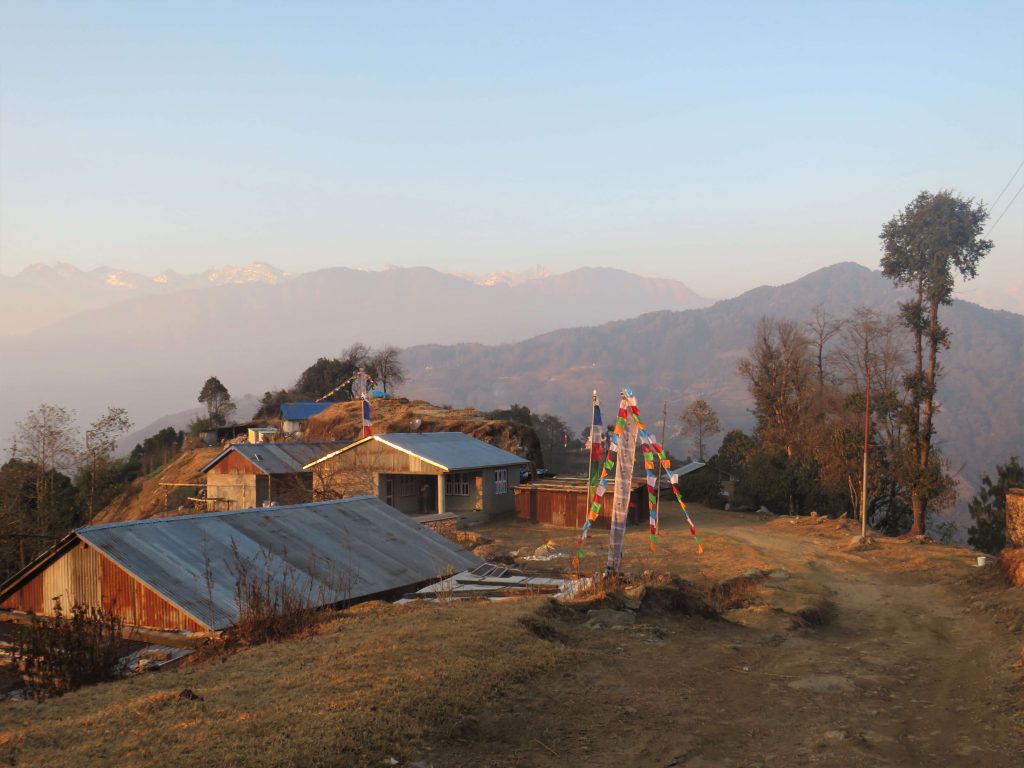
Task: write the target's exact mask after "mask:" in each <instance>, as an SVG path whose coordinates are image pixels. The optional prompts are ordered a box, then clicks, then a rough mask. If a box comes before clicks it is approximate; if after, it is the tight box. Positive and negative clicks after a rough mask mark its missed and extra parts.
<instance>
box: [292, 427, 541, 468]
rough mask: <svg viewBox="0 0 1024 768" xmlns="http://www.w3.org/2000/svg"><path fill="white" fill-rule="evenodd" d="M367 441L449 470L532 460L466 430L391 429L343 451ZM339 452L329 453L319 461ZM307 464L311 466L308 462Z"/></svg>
mask: <svg viewBox="0 0 1024 768" xmlns="http://www.w3.org/2000/svg"><path fill="white" fill-rule="evenodd" d="M367 440H377V441H379V442H382V443H384V444H386V445H390V446H392V447H394V448H397V449H398V450H400V451H405V452H406V453H411V454H412V455H414V456H417V457H419V458H421V459H423V460H425V461H428V462H430V463H431V464H435V465H437V466H438V467H440V468H441V469H443V470H445V471H448V472H455V471H458V470H462V469H479V468H481V467H507V466H511V465H526V464H529V461H527V460H526V459H524V458H522V457H521V456H516V455H515V454H514V453H509V452H508V451H503V450H502V449H501V448H498V447H497V446H494V445H491V444H490V443H485V442H484V441H483V440H477V439H476V438H475V437H471V436H470V435H467V434H466V433H465V432H389V433H387V434H384V435H372V436H370V437H366V438H363V439H362V440H358V441H356V442H355V443H352V445H350V446H348V448H342V449H341V450H351V449H352V448H355V447H356V446H357V445H360V444H361V443H363V442H365V441H367ZM340 452H341V451H335V452H334V453H329V454H327V455H326V456H324V457H323V458H322V459H319V461H323V460H324V459H328V458H330V457H331V456H333V455H335V454H337V453H340ZM306 466H307V467H309V464H307V465H306Z"/></svg>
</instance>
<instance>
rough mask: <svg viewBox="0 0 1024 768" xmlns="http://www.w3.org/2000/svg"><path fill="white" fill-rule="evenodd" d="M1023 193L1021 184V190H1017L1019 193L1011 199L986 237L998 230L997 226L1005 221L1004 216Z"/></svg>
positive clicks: (1023, 185)
mask: <svg viewBox="0 0 1024 768" xmlns="http://www.w3.org/2000/svg"><path fill="white" fill-rule="evenodd" d="M1021 192H1024V184H1021V185H1020V189H1018V190H1017V193H1016V194H1015V195H1014V196H1013V197H1012V198H1010V202H1008V203H1007V204H1006V207H1005V208H1003V212H1002V213H1000V214H999V218H998V219H996V220H995V221H993V222H992V226H991V227H989V228H988V231H987V232H986V233H985V234H986V235H990V234H992V230H993V229H995V228H996V224H998V223H999V222H1000V221H1002V220H1003V216H1005V215H1006V212H1007V211H1008V210H1010V208H1012V207H1013V204H1014V203H1015V202H1017V198H1018V197H1020V193H1021Z"/></svg>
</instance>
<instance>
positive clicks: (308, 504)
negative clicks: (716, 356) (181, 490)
mask: <svg viewBox="0 0 1024 768" xmlns="http://www.w3.org/2000/svg"><path fill="white" fill-rule="evenodd" d="M367 498H373V499H375V498H377V497H376V496H372V495H370V494H366V495H363V496H347V497H346V498H344V499H326V500H324V501H304V502H302V503H301V504H279V505H275V506H272V507H246V508H245V509H225V510H221V511H220V512H193V513H192V514H189V515H167V516H166V517H144V518H142V519H140V520H118V521H115V522H112V523H98V524H97V525H85V526H82V527H81V528H75V529H74V531H73V533H75V534H81V533H88V532H89V531H97V530H100V529H107V528H124V527H127V526H130V525H145V524H147V523H173V522H178V521H181V520H195V519H196V518H203V519H208V518H214V517H218V518H219V517H228V516H231V515H240V514H243V513H246V512H250V513H251V512H267V511H268V510H275V511H276V510H285V509H295V508H297V507H321V506H324V505H327V504H344V503H346V502H349V501H356V500H358V499H367Z"/></svg>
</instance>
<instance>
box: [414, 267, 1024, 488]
mask: <svg viewBox="0 0 1024 768" xmlns="http://www.w3.org/2000/svg"><path fill="white" fill-rule="evenodd" d="M900 298H901V293H900V292H898V291H897V290H895V289H894V288H893V286H892V284H891V283H890V282H889V281H888V280H886V279H885V278H883V277H882V276H881V274H880V273H878V272H873V271H871V270H869V269H867V268H865V267H861V266H858V265H855V264H838V265H835V266H832V267H828V268H826V269H822V270H819V271H817V272H814V273H812V274H810V275H807V276H806V277H804V278H802V279H800V280H797V281H795V282H793V283H789V284H787V285H782V286H778V287H762V288H757V289H755V290H752V291H748V292H747V293H744V294H743V295H741V296H739V297H737V298H735V299H728V300H725V301H720V302H717V303H716V304H714V305H713V306H710V307H707V308H702V309H693V310H688V311H683V312H672V311H664V312H652V313H648V314H644V315H641V316H639V317H636V318H633V319H629V320H620V321H615V322H609V323H604V324H602V325H598V326H592V327H586V328H572V329H565V330H559V331H554V332H552V333H547V334H544V335H541V336H538V337H536V338H531V339H529V340H526V341H523V342H519V343H516V344H505V345H500V346H485V345H481V344H458V345H444V346H440V345H434V346H420V347H413V348H411V349H407V350H406V351H405V353H404V355H403V360H404V362H405V364H406V366H407V368H408V369H409V373H410V380H409V382H408V383H407V384H406V386H405V387H404V388H403V391H404V392H405V393H407V394H408V395H409V396H410V397H416V398H423V399H426V400H431V401H433V402H448V403H452V404H455V405H459V406H463V405H472V406H476V407H479V408H485V409H486V408H495V407H498V406H507V405H508V404H509V403H514V402H518V403H524V404H527V405H529V406H530V407H531V408H532V409H534V410H540V411H545V412H551V413H557V414H559V415H561V416H563V417H565V418H567V419H568V420H569V423H570V425H571V427H572V428H573V430H574V431H575V430H578V429H580V428H581V427H583V426H584V425H586V424H587V423H588V421H589V418H590V393H591V390H592V389H594V388H596V389H598V390H599V392H600V394H601V396H602V397H603V399H604V401H605V402H606V403H608V404H609V407H614V404H617V401H618V392H619V390H620V389H621V388H622V387H624V386H629V387H631V388H632V389H633V390H634V391H635V392H636V393H637V395H638V397H639V399H640V404H641V407H642V409H643V412H644V415H645V418H646V420H647V423H648V425H650V426H654V425H657V426H658V428H659V429H660V421H661V411H662V405H663V403H665V402H666V401H668V403H669V408H668V411H669V419H670V421H669V432H670V434H671V432H672V430H673V429H674V427H675V426H676V424H677V423H678V421H677V419H678V413H679V412H680V410H681V409H682V407H683V406H684V405H685V404H686V403H688V402H689V401H691V400H692V399H694V398H696V397H703V398H705V399H706V400H707V401H708V402H709V403H710V404H711V405H712V406H713V407H714V408H715V410H716V411H717V412H718V413H719V415H720V417H721V420H722V423H723V426H724V427H725V429H730V428H733V427H742V428H745V429H749V428H750V427H751V426H752V425H753V416H752V415H751V413H750V408H751V400H750V397H749V395H748V393H747V389H746V383H745V381H744V380H743V379H741V378H740V377H739V376H738V375H737V373H736V363H737V361H738V360H739V359H740V358H741V357H743V356H745V355H746V353H747V349H748V347H749V346H750V343H751V341H752V339H753V331H754V327H755V325H756V324H757V322H758V320H759V319H760V318H761V317H762V316H765V315H769V316H773V317H788V318H792V319H795V320H799V321H802V320H807V319H808V318H809V317H810V316H811V313H812V311H813V308H814V307H815V306H816V305H818V304H821V305H823V306H824V308H826V309H827V310H828V311H829V312H830V313H832V314H833V315H836V316H843V315H845V314H848V313H849V312H850V311H851V310H852V309H853V308H855V307H858V306H870V307H875V308H877V309H880V310H882V311H887V312H891V311H895V310H896V308H897V302H898V301H899V300H900ZM943 321H944V322H945V323H946V324H948V326H949V327H950V329H951V331H952V334H953V335H952V347H951V349H950V350H948V351H947V352H945V353H943V355H942V365H943V370H944V376H943V378H942V380H941V382H940V384H939V393H938V395H939V400H940V402H941V411H940V413H939V415H938V417H937V420H936V421H937V429H938V440H939V442H940V443H941V444H942V447H943V451H944V453H945V455H946V456H947V457H949V458H950V459H952V461H953V465H954V469H956V470H958V471H959V472H960V473H961V474H962V476H963V477H964V478H965V479H966V480H967V481H968V482H970V483H973V484H977V482H978V479H979V475H980V473H981V472H982V471H992V470H994V467H995V464H996V463H997V462H1000V463H1001V462H1005V461H1006V460H1007V459H1008V458H1009V457H1010V455H1011V454H1016V455H1022V454H1024V395H1022V392H1024V390H1022V388H1021V385H1020V382H1021V381H1022V380H1024V316H1021V315H1016V314H1013V313H1010V312H1002V311H996V310H989V309H984V308H982V307H979V306H977V305H976V304H970V303H967V302H962V301H957V302H955V303H954V304H953V305H952V306H950V307H947V308H944V309H943ZM669 442H670V444H674V445H675V446H676V447H677V448H678V450H679V452H680V453H685V448H684V447H683V446H682V445H681V444H680V443H679V441H677V440H670V441H669Z"/></svg>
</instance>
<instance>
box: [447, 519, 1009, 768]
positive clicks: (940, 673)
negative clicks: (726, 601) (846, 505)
mask: <svg viewBox="0 0 1024 768" xmlns="http://www.w3.org/2000/svg"><path fill="white" fill-rule="evenodd" d="M704 530H705V531H706V532H707V533H708V534H709V535H714V536H719V537H726V538H729V539H731V540H733V541H735V542H739V543H741V544H743V545H745V546H747V547H751V548H753V549H754V550H757V551H758V552H759V553H760V554H761V556H763V558H764V559H765V560H766V561H768V562H771V563H774V564H777V565H778V566H781V567H783V568H785V569H787V571H789V573H790V574H792V577H791V578H792V582H791V583H792V584H797V583H798V582H801V581H803V580H810V581H813V582H814V583H816V584H819V585H822V586H823V587H824V588H826V589H827V590H828V591H829V592H830V594H831V599H832V601H833V602H834V604H835V612H834V617H833V620H832V621H831V622H830V623H829V624H828V625H826V626H823V627H813V628H807V629H801V630H798V631H793V632H785V633H782V634H779V633H773V632H764V631H758V630H754V629H748V628H746V627H741V626H736V625H733V624H729V623H727V622H722V621H709V620H703V619H694V618H685V617H672V616H663V615H662V616H644V614H643V612H641V614H640V615H639V617H638V621H639V622H640V623H638V624H637V625H635V626H629V627H625V628H612V629H608V628H605V629H600V630H595V629H590V628H587V627H586V626H585V625H577V626H575V627H573V628H571V629H570V636H571V640H570V642H572V643H574V644H577V646H578V648H579V651H580V658H579V660H578V661H577V663H576V664H574V665H573V666H572V667H569V668H566V669H564V670H562V672H561V674H558V675H555V676H553V677H549V678H547V679H544V680H542V681H539V682H535V683H533V684H532V686H531V687H529V688H524V689H523V690H521V691H519V692H517V693H516V694H514V695H513V696H511V697H509V698H506V699H504V700H500V701H496V702H495V703H494V706H493V707H491V708H489V709H488V710H487V711H486V712H482V713H480V725H481V727H480V734H481V738H480V740H470V741H468V742H466V743H463V744H454V745H451V747H450V748H448V747H446V748H444V749H443V750H441V751H440V752H439V753H435V754H434V757H433V764H434V765H435V766H446V765H463V766H478V765H483V766H549V765H550V766H555V765H587V766H598V767H601V766H609V767H610V766H632V765H636V766H691V767H692V768H697V767H699V766H770V765H780V766H781V765H828V766H835V765H842V766H861V765H863V766H868V765H871V766H876V765H883V766H888V765H893V766H931V765H936V766H939V765H941V766H960V765H963V766H1007V767H1009V766H1014V767H1016V766H1021V765H1024V741H1022V737H1021V730H1020V727H1021V721H1020V719H1019V716H1018V713H1019V712H1020V711H1021V708H1022V706H1021V705H1022V699H1021V697H1022V692H1021V688H1020V675H1019V672H1018V671H1017V670H1016V669H1015V667H1014V664H1015V661H1016V659H1017V653H1018V646H1019V644H1020V638H1015V637H1013V635H1012V633H1011V632H1009V631H1008V630H1007V629H1006V628H1005V627H1004V626H1001V625H1000V624H998V623H997V621H996V620H995V619H994V618H993V617H992V616H991V615H990V614H989V613H987V612H985V611H984V610H981V609H980V607H979V606H978V605H976V596H975V595H972V593H971V591H970V590H969V589H968V587H967V586H965V584H964V583H963V579H962V578H958V577H957V576H956V574H955V572H954V570H955V569H952V570H951V569H948V568H947V569H935V570H932V571H929V572H926V573H920V572H914V571H910V572H907V571H902V570H900V569H898V568H897V569H894V568H891V567H884V566H881V565H878V564H877V562H876V561H875V560H874V559H873V553H872V552H871V551H868V552H862V553H856V552H855V553H846V552H843V551H837V547H836V542H835V538H834V537H833V538H832V539H819V538H815V537H813V536H808V535H807V534H806V532H804V531H799V530H796V529H794V530H792V531H787V530H785V529H780V528H779V527H778V526H777V525H776V526H774V527H773V528H772V530H771V531H768V530H767V529H766V528H765V526H764V523H761V522H756V521H753V520H751V519H744V518H741V517H740V516H735V515H734V516H725V515H723V516H719V517H717V518H715V519H712V520H705V522H704ZM907 546H909V545H907ZM941 556H942V554H941V553H939V554H938V555H937V557H941ZM961 560H962V558H961ZM958 563H959V561H953V564H954V566H956V567H957V568H961V567H965V566H961V565H959V564H958ZM787 581H788V580H787V579H783V580H782V581H781V582H779V583H778V586H779V588H781V589H782V590H786V589H787Z"/></svg>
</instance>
